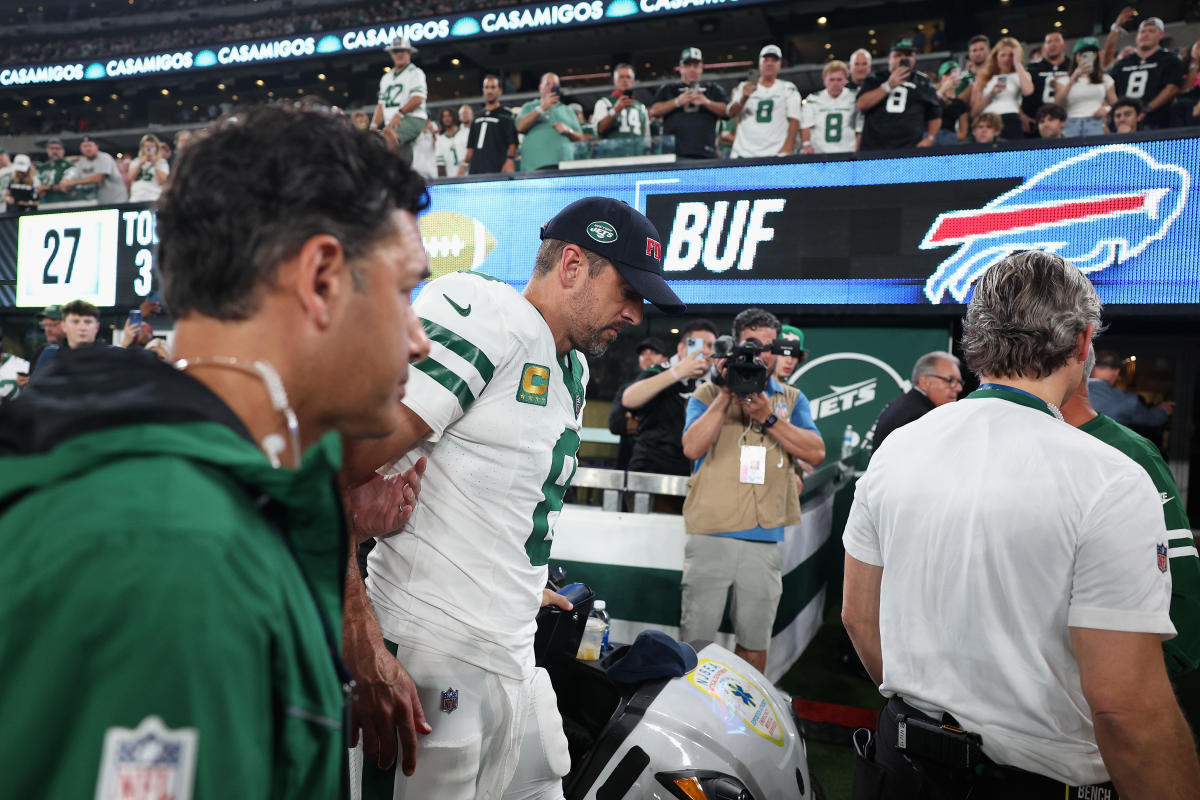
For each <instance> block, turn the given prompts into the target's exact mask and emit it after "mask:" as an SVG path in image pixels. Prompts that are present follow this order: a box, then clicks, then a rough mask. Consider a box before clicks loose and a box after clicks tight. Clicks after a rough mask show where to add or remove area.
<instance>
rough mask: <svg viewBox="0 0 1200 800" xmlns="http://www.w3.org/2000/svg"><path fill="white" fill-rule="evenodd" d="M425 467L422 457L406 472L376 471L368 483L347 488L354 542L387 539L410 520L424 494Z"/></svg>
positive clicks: (346, 498) (349, 519)
mask: <svg viewBox="0 0 1200 800" xmlns="http://www.w3.org/2000/svg"><path fill="white" fill-rule="evenodd" d="M425 467H426V461H425V459H424V458H422V459H419V460H418V461H417V463H416V465H414V466H413V467H412V468H411V469H409V470H407V471H406V472H403V473H399V474H396V475H380V474H379V473H378V472H375V473H372V475H371V477H370V478H368V479H367V480H366V481H365V482H363V483H360V484H358V485H357V486H355V487H353V488H348V489H346V490H345V492H344V493H343V497H344V499H345V504H346V521H347V525H348V527H349V529H350V537H351V540H352V541H353V543H354V544H356V545H357V544H359V543H361V542H365V541H366V540H367V539H386V538H387V537H389V536H393V535H395V534H396V533H398V532H399V531H400V530H401V529H402V528H403V527H404V526H405V525H406V524H407V523H408V520H409V519H410V518H411V517H412V512H413V509H414V508H415V507H416V504H417V498H418V497H419V496H420V494H421V476H423V475H424V474H425Z"/></svg>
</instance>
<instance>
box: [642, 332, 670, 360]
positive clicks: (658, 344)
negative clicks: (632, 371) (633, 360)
mask: <svg viewBox="0 0 1200 800" xmlns="http://www.w3.org/2000/svg"><path fill="white" fill-rule="evenodd" d="M643 350H653V351H654V352H656V353H658V354H659V355H663V356H665V355H666V354H667V346H666V345H665V344H663V340H662V339H659V338H658V337H657V336H647V337H646V338H645V339H642V340H641V341H640V342H638V346H637V354H638V355H639V356H640V355H641V354H642V351H643Z"/></svg>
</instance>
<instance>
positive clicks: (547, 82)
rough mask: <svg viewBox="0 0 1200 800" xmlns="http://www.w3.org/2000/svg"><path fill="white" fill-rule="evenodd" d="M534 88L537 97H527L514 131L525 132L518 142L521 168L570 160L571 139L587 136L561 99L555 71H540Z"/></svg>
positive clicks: (549, 165) (547, 165) (539, 166)
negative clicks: (540, 74)
mask: <svg viewBox="0 0 1200 800" xmlns="http://www.w3.org/2000/svg"><path fill="white" fill-rule="evenodd" d="M538 92H539V93H540V94H541V99H539V100H530V101H529V102H528V103H526V104H525V105H523V106H521V113H520V114H518V115H517V132H518V133H522V134H524V135H525V139H524V140H523V141H522V142H521V171H522V172H532V171H534V170H536V169H546V168H555V167H557V166H558V162H560V161H570V160H571V159H572V157H573V153H572V148H571V143H572V142H582V141H584V140H586V139H587V137H586V136H585V135H584V133H583V130H582V129H581V128H580V127H579V119H578V118H577V117H576V116H575V114H574V113H573V112H572V111H571V109H570V108H568V107H567V106H565V105H563V103H562V102H561V98H560V94H561V92H560V90H559V86H558V76H557V75H555V74H554V73H553V72H547V73H546V74H545V75H543V76H542V81H541V83H539V84H538Z"/></svg>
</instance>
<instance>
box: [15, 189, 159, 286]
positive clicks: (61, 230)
mask: <svg viewBox="0 0 1200 800" xmlns="http://www.w3.org/2000/svg"><path fill="white" fill-rule="evenodd" d="M155 222H156V217H155V212H154V210H153V209H149V208H145V207H139V206H117V207H107V208H89V209H86V210H65V211H55V212H48V213H41V214H26V215H23V216H19V217H6V218H3V219H0V263H3V262H7V263H9V264H15V278H16V280H15V287H13V288H14V290H15V291H12V301H11V305H15V306H17V307H20V308H41V307H44V306H47V305H53V304H62V303H66V302H69V301H71V300H76V299H80V300H87V301H88V302H89V303H92V304H93V305H96V306H100V307H102V308H104V307H110V306H136V305H138V304H139V303H141V302H142V301H143V300H145V299H146V298H147V297H148V296H149V295H150V293H151V292H153V291H154V290H155V289H156V288H157V285H156V281H157V278H156V276H155V273H154V260H155V256H156V245H157V244H158V236H157V234H156V232H155ZM10 274H11V273H10Z"/></svg>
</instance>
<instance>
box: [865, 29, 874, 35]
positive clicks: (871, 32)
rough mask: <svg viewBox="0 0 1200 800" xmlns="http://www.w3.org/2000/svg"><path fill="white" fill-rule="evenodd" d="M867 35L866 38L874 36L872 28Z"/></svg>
mask: <svg viewBox="0 0 1200 800" xmlns="http://www.w3.org/2000/svg"><path fill="white" fill-rule="evenodd" d="M867 35H868V36H874V35H875V29H874V28H871V30H869V31H867Z"/></svg>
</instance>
